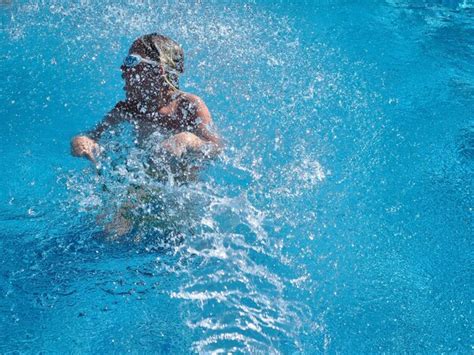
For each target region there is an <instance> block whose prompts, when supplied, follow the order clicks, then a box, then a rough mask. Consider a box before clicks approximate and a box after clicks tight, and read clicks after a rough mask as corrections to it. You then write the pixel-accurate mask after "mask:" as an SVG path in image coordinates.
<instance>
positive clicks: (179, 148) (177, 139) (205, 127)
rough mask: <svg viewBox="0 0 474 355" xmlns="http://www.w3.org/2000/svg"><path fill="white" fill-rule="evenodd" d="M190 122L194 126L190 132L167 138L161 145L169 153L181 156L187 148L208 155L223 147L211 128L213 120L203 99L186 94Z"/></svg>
mask: <svg viewBox="0 0 474 355" xmlns="http://www.w3.org/2000/svg"><path fill="white" fill-rule="evenodd" d="M187 99H188V100H189V105H190V110H189V111H190V112H191V114H192V117H191V122H192V125H193V126H194V127H195V128H194V133H192V132H181V133H178V134H175V135H174V136H172V137H170V138H168V139H167V140H165V141H164V142H163V143H162V146H163V147H164V148H165V149H166V150H167V151H169V152H170V153H172V154H174V155H176V156H181V155H182V154H183V153H185V152H186V151H188V150H191V151H198V152H202V153H203V154H205V155H206V156H208V157H214V156H216V155H218V154H219V153H220V152H221V151H222V148H223V143H222V139H221V138H220V136H219V134H218V133H217V132H215V130H214V129H213V122H212V118H211V114H210V112H209V109H208V108H207V106H206V104H205V103H204V101H202V100H201V99H200V98H199V97H197V96H195V95H190V94H187Z"/></svg>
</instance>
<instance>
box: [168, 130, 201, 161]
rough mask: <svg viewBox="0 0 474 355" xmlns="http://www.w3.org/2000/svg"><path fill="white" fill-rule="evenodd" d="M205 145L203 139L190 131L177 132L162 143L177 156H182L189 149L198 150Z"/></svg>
mask: <svg viewBox="0 0 474 355" xmlns="http://www.w3.org/2000/svg"><path fill="white" fill-rule="evenodd" d="M203 145H204V142H203V140H202V139H201V138H199V137H198V136H196V135H195V134H193V133H190V132H181V133H178V134H175V135H174V136H171V137H170V138H168V139H166V140H164V141H163V142H162V143H161V146H162V147H163V148H164V149H166V150H167V151H168V152H169V153H171V154H173V155H176V156H177V157H181V156H182V155H183V154H184V153H186V151H187V150H188V149H191V150H197V149H199V148H201V146H203Z"/></svg>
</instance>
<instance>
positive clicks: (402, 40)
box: [0, 0, 474, 353]
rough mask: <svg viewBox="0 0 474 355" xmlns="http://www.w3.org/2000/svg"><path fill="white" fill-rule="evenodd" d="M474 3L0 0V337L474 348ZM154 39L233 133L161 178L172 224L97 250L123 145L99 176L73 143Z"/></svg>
mask: <svg viewBox="0 0 474 355" xmlns="http://www.w3.org/2000/svg"><path fill="white" fill-rule="evenodd" d="M473 9H474V4H473V3H472V1H455V0H453V1H421V0H420V1H397V0H386V1H366V2H362V1H344V0H340V1H332V0H327V1H318V2H314V3H313V2H307V3H306V4H303V3H302V2H296V1H295V2H291V3H286V2H266V1H252V2H248V3H247V4H243V3H241V4H236V3H231V2H228V3H217V2H195V3H192V4H191V3H187V2H181V1H163V2H159V4H158V2H156V3H155V2H151V1H131V2H129V3H128V4H126V3H125V2H123V3H120V2H117V1H103V2H101V3H99V2H92V1H85V0H84V1H80V2H76V3H75V4H66V3H65V2H61V1H22V2H19V1H15V0H13V1H11V2H8V1H7V2H5V1H4V2H2V3H1V4H0V16H1V18H2V31H1V34H0V43H1V48H2V53H1V56H0V58H1V68H0V70H1V72H2V79H3V80H2V85H1V86H0V88H1V89H0V90H1V91H0V99H1V106H0V117H1V120H0V125H1V127H0V128H1V130H0V137H1V141H2V145H1V146H0V154H1V155H2V159H1V160H0V164H1V173H0V183H1V186H2V189H1V190H0V201H1V205H0V206H1V207H0V221H1V225H0V248H1V249H0V250H1V251H2V258H1V260H0V275H1V277H0V293H1V295H2V297H1V298H0V310H1V312H0V352H2V353H7V352H11V351H20V352H94V353H95V352H97V353H100V352H110V351H112V352H127V351H130V352H165V353H168V352H169V353H188V352H190V351H194V352H201V353H206V352H213V351H216V352H219V351H222V352H224V351H225V352H239V351H243V352H265V353H267V352H270V353H295V352H296V353H315V352H329V353H335V352H343V353H347V352H353V353H363V352H460V353H468V352H470V350H471V349H472V348H471V345H472V340H471V338H470V335H471V334H472V312H471V299H472V288H471V283H472V266H471V265H472V229H473V223H472V222H473V221H472V212H473V210H472V208H473V199H472V187H473V186H472V181H473V179H472V173H473V171H472V169H473V159H474V121H473V117H472V112H473V111H474V110H473V103H474V102H473V101H474V100H473V97H474V95H473V93H474V67H473V66H472V63H473V59H474V58H473V57H474V40H473V39H474V20H473V18H474V16H473V11H474V10H473ZM153 31H158V32H161V33H164V34H166V35H169V36H170V37H172V38H174V39H176V40H177V41H178V42H180V43H181V44H182V45H183V47H184V50H185V55H186V57H185V60H186V63H185V67H186V72H185V75H184V77H183V81H182V87H183V88H184V89H185V90H187V91H190V92H194V93H196V94H198V95H200V96H202V97H203V98H204V99H205V100H206V103H207V105H208V106H209V108H210V110H211V112H212V114H213V117H214V120H215V122H216V125H217V126H218V127H219V129H220V131H221V133H222V135H223V136H224V137H225V138H226V140H227V149H226V152H225V154H224V155H223V156H222V157H221V158H220V159H218V160H217V161H215V162H213V163H211V164H210V165H209V166H208V167H207V168H206V169H205V170H204V171H203V173H202V176H201V178H200V181H199V182H197V183H194V184H188V185H184V186H177V185H170V184H167V185H164V186H162V187H161V189H162V190H160V191H161V192H160V193H161V196H164V197H163V201H164V202H163V203H165V202H166V204H165V205H166V206H168V207H169V208H168V210H167V212H166V213H164V212H163V214H159V216H158V217H159V218H161V219H160V223H161V224H163V223H165V224H166V223H168V224H167V225H166V228H168V229H172V230H173V231H175V232H176V233H179V235H180V236H181V237H182V240H180V241H179V242H178V243H168V244H167V243H164V242H163V232H156V230H155V229H153V228H148V227H147V226H146V225H145V226H141V228H138V229H139V230H137V231H134V233H136V235H138V236H140V238H139V239H140V240H139V241H135V242H133V241H127V242H123V243H117V242H108V241H105V240H104V238H103V228H102V227H101V226H100V223H99V224H98V223H97V221H98V219H99V220H100V217H101V215H103V214H104V213H105V214H106V215H107V214H108V213H109V212H108V211H109V208H112V209H113V207H114V206H116V205H117V203H118V200H117V196H121V195H123V193H124V191H126V188H127V184H129V183H130V177H129V176H127V174H126V173H125V174H124V175H125V176H122V175H123V174H122V175H121V176H119V177H117V175H120V171H122V172H123V170H120V167H121V166H122V165H123V164H125V163H124V162H123V161H121V160H120V159H123V156H126V155H129V154H131V152H132V153H133V150H134V147H133V139H129V140H128V142H129V144H128V145H127V144H126V145H125V147H122V148H121V149H122V150H120V149H118V152H117V155H118V158H117V159H118V162H117V163H116V165H115V168H116V169H115V170H114V169H111V171H112V172H111V173H110V174H109V175H107V174H105V175H104V176H100V177H99V176H97V175H96V174H95V173H94V170H93V169H92V168H91V166H90V165H89V164H88V163H87V162H86V161H83V160H79V159H73V158H72V157H71V156H70V153H69V140H70V138H71V137H72V136H73V135H75V134H77V133H78V132H81V131H84V130H86V129H88V128H90V127H91V126H93V125H94V124H95V123H96V122H98V121H99V120H100V119H101V118H102V117H103V115H104V114H105V113H106V112H107V111H108V110H110V109H111V108H112V107H113V105H114V104H115V103H116V102H117V101H118V100H120V99H121V98H122V97H123V91H122V86H123V84H122V81H121V78H120V71H119V66H120V64H121V62H122V60H123V57H124V55H125V53H126V51H127V49H128V46H129V44H130V43H131V41H132V40H133V39H134V38H136V37H137V36H139V35H141V34H144V33H148V32H153ZM122 134H123V135H125V136H127V134H129V133H128V132H126V129H124V132H123V133H122ZM111 144H112V145H113V144H114V142H113V141H112V142H111ZM121 157H122V158H121ZM104 184H105V185H106V186H107V187H108V189H109V192H108V193H105V192H104V189H102V186H104ZM110 191H111V192H112V193H110ZM170 206H171V207H170ZM144 213H146V212H144ZM170 221H171V222H170ZM161 224H160V225H161ZM166 228H165V229H166Z"/></svg>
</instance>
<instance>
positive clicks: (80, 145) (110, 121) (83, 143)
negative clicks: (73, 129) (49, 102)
mask: <svg viewBox="0 0 474 355" xmlns="http://www.w3.org/2000/svg"><path fill="white" fill-rule="evenodd" d="M120 111H121V107H120V104H117V106H115V107H114V109H113V110H112V111H110V112H109V113H108V114H107V116H105V118H104V119H103V120H102V122H100V123H99V124H98V125H97V126H96V127H95V128H94V129H92V130H90V131H89V132H87V133H85V134H83V135H78V136H75V137H73V138H72V139H71V153H72V155H73V156H75V157H85V158H87V159H89V160H90V161H92V162H93V163H95V162H96V161H95V160H96V158H97V156H98V155H99V153H100V146H99V144H98V143H97V141H98V140H99V139H100V137H101V136H102V134H103V133H104V132H105V131H106V130H107V129H109V128H110V127H112V126H115V125H117V124H119V123H120V122H122V121H123V115H122V114H121V112H120Z"/></svg>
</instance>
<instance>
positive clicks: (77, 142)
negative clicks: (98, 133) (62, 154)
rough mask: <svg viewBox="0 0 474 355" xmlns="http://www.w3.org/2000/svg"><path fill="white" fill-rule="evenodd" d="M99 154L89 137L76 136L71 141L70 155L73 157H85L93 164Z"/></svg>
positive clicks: (98, 149)
mask: <svg viewBox="0 0 474 355" xmlns="http://www.w3.org/2000/svg"><path fill="white" fill-rule="evenodd" d="M99 152H100V148H99V145H98V144H97V143H96V142H94V140H92V139H90V138H89V137H85V136H77V137H74V138H73V139H72V140H71V153H72V155H74V156H75V157H86V158H87V159H89V160H90V161H92V162H93V163H95V162H96V161H95V159H96V157H97V156H98V155H99Z"/></svg>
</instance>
